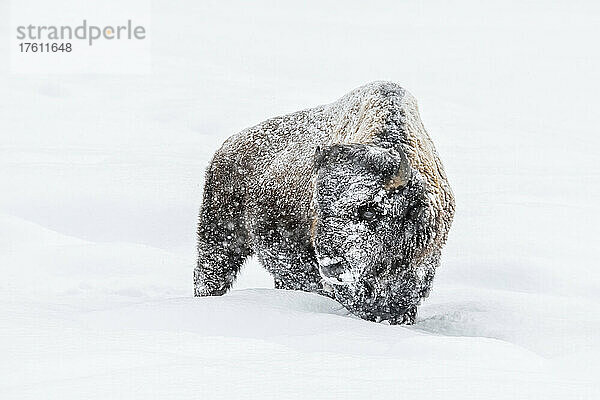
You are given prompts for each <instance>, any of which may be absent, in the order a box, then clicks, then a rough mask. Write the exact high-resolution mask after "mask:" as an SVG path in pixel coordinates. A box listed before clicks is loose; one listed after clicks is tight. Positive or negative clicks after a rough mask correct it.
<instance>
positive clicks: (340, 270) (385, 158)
mask: <svg viewBox="0 0 600 400" xmlns="http://www.w3.org/2000/svg"><path fill="white" fill-rule="evenodd" d="M453 215H454V197H453V195H452V191H451V189H450V186H449V184H448V181H447V179H446V174H445V173H444V168H443V166H442V163H441V161H440V160H439V158H438V155H437V153H436V150H435V148H434V146H433V143H432V142H431V139H430V138H429V136H428V134H427V132H426V131H425V128H424V127H423V124H422V123H421V119H420V117H419V112H418V108H417V103H416V100H415V99H414V97H413V96H412V95H411V94H410V93H408V91H406V90H405V89H403V88H402V87H400V86H398V85H397V84H394V83H391V82H374V83H370V84H368V85H365V86H362V87H360V88H358V89H355V90H353V91H352V92H350V93H348V94H347V95H345V96H344V97H342V98H341V99H339V100H338V101H336V102H334V103H332V104H328V105H323V106H319V107H315V108H311V109H308V110H304V111H298V112H296V113H293V114H288V115H284V116H281V117H276V118H272V119H269V120H267V121H265V122H262V123H260V124H258V125H256V126H254V127H252V128H248V129H245V130H243V131H242V132H240V133H238V134H237V135H234V136H232V137H231V138H229V139H228V140H227V141H226V142H225V143H224V144H223V146H222V147H221V148H220V149H219V150H218V151H217V152H216V153H215V155H214V157H213V159H212V161H211V163H210V166H209V167H208V170H207V172H206V181H205V187H204V199H203V203H202V207H201V210H200V222H199V225H198V264H197V266H196V269H195V271H194V285H195V295H196V296H215V295H216V296H218V295H222V294H224V293H225V292H227V290H228V289H229V288H230V287H231V285H232V283H233V281H234V280H235V277H236V274H237V273H238V271H239V270H240V267H241V266H242V264H243V262H244V260H245V259H246V258H247V257H248V256H250V255H252V254H255V255H257V256H258V259H259V260H260V262H261V263H262V265H263V266H264V267H265V268H266V269H267V270H268V271H269V272H270V273H271V274H272V275H273V277H274V279H275V287H276V288H283V289H292V290H304V291H310V292H316V293H320V294H323V295H326V296H329V297H332V298H335V299H336V300H338V301H339V302H340V303H341V304H343V305H344V306H345V307H346V308H347V309H348V310H349V311H350V312H352V313H353V314H355V315H357V316H359V317H361V318H365V319H368V320H374V321H382V320H387V321H389V322H390V323H392V324H399V323H406V324H410V323H413V322H414V319H415V317H416V310H417V305H419V303H420V301H421V299H422V298H424V297H426V296H427V295H428V292H429V289H430V286H431V282H432V279H433V275H434V272H435V269H436V267H437V266H438V265H439V262H440V250H441V248H442V246H443V244H444V242H445V241H446V237H447V235H448V230H449V229H450V224H451V222H452V218H453Z"/></svg>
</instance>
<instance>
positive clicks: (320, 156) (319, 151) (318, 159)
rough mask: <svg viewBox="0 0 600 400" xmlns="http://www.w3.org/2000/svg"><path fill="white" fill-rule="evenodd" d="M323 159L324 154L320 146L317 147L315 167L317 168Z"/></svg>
mask: <svg viewBox="0 0 600 400" xmlns="http://www.w3.org/2000/svg"><path fill="white" fill-rule="evenodd" d="M324 159H325V152H324V151H323V149H322V148H321V146H317V148H316V149H315V158H314V160H315V167H316V168H319V167H320V166H321V165H322V164H323V160H324Z"/></svg>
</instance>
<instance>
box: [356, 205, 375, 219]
mask: <svg viewBox="0 0 600 400" xmlns="http://www.w3.org/2000/svg"><path fill="white" fill-rule="evenodd" d="M356 216H357V217H358V220H359V221H365V222H372V221H374V220H375V219H376V218H377V208H376V207H375V206H374V205H372V204H367V205H364V206H362V207H359V209H358V210H357V212H356Z"/></svg>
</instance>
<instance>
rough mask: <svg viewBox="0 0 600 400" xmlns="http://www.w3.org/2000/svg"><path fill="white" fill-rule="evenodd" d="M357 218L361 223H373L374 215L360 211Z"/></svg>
mask: <svg viewBox="0 0 600 400" xmlns="http://www.w3.org/2000/svg"><path fill="white" fill-rule="evenodd" d="M358 217H359V218H360V219H361V221H373V220H374V219H375V213H374V212H373V211H370V210H362V211H361V212H360V214H358Z"/></svg>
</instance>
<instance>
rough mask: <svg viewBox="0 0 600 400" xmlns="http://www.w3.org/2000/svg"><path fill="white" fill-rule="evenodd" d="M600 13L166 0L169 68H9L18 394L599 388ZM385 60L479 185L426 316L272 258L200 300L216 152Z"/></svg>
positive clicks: (444, 152)
mask: <svg viewBox="0 0 600 400" xmlns="http://www.w3.org/2000/svg"><path fill="white" fill-rule="evenodd" d="M5 3H7V2H3V3H2V4H1V5H0V14H2V15H6V14H5V12H6V9H7V7H8V5H7V4H5ZM58 3H60V1H59V2H58ZM58 3H57V4H58ZM598 15H600V4H599V3H597V2H593V1H578V2H571V1H552V2H542V1H527V2H522V1H502V2H497V3H495V4H490V2H478V1H474V0H467V1H464V0H463V1H457V2H439V1H432V2H410V3H403V2H391V1H390V2H381V3H371V4H368V5H367V4H366V3H364V2H362V3H361V2H356V3H354V2H344V3H343V4H342V3H335V2H329V1H325V2H323V1H319V2H315V3H312V4H306V3H305V2H298V3H297V4H288V3H279V2H266V1H260V2H256V3H254V2H253V4H252V5H250V4H246V3H242V2H240V3H237V4H233V3H224V2H215V3H208V2H202V1H190V0H184V1H181V2H167V1H156V2H154V8H153V19H152V25H151V27H150V28H149V30H148V35H152V46H153V57H154V61H153V71H154V72H153V73H152V74H146V75H47V76H44V75H11V74H9V73H8V65H7V64H6V63H0V184H1V186H0V187H1V190H0V193H1V194H0V271H1V273H2V279H0V360H1V361H0V398H2V399H42V398H52V399H53V398H60V399H82V398H85V399H107V398H110V399H115V398H123V399H152V398H161V399H162V398H173V399H185V398H189V399H197V398H202V399H205V398H207V399H221V398H222V399H231V398H256V399H268V398H278V399H284V398H285V399H287V398H299V399H300V398H301V399H304V398H348V399H353V398H365V397H367V398H387V399H390V398H419V399H436V398H440V399H441V398H443V399H452V398H459V399H471V398H472V399H481V398H484V399H500V398H506V399H513V398H540V399H575V398H582V399H583V398H585V399H592V398H598V397H599V396H600V389H599V387H598V383H597V375H598V373H599V372H600V365H599V364H600V357H599V356H600V344H599V340H598V339H599V336H598V332H600V304H599V301H600V298H599V295H598V293H599V292H598V288H599V286H600V268H598V261H597V259H596V258H595V257H596V255H597V249H598V243H600V237H599V233H598V227H599V226H600V217H599V213H598V204H600V189H599V187H600V185H599V183H600V182H599V177H600V163H599V159H598V147H599V145H600V139H599V138H598V134H597V133H598V132H597V131H598V126H600V115H599V114H598V106H599V105H600V104H599V101H598V93H600V72H599V71H600V69H599V68H598V62H599V61H600V50H599V47H598V46H597V43H596V40H597V39H596V38H597V37H598V33H599V32H598V26H599V24H598V22H599V19H598ZM8 34H9V32H8V31H7V26H6V24H2V25H0V35H1V36H2V37H6V35H8ZM10 34H11V35H12V33H10ZM7 46H8V44H7V41H6V40H2V41H0V52H1V55H2V60H5V59H7V56H8V52H9V49H8V47H7ZM378 79H387V80H394V81H397V82H399V83H400V84H402V85H404V86H405V87H406V88H407V89H409V90H410V91H411V92H412V93H413V94H414V95H415V97H416V98H417V99H418V100H419V106H420V111H421V116H422V118H423V121H424V124H425V126H426V128H427V130H428V131H429V133H430V135H431V136H432V138H433V140H434V142H435V144H436V147H437V150H438V152H439V153H440V157H441V158H442V160H443V161H444V164H445V168H446V172H447V173H448V176H449V180H450V183H451V184H452V186H453V189H454V191H455V195H456V203H457V213H456V217H455V220H454V225H453V227H452V230H451V232H450V237H449V241H448V244H447V246H446V247H445V249H444V255H443V260H442V266H441V268H440V269H439V270H438V271H437V277H436V280H435V281H434V285H433V291H432V293H431V296H430V298H429V299H427V300H426V301H425V302H424V304H423V305H422V306H421V307H420V309H419V317H418V321H417V324H416V325H414V326H412V327H402V326H389V325H386V324H377V323H371V322H367V321H363V320H360V319H357V318H354V317H352V316H349V315H347V313H346V312H345V310H344V309H343V308H342V307H341V306H340V305H339V304H337V303H336V302H334V301H332V300H330V299H327V298H325V297H320V296H317V295H315V294H310V293H300V292H291V291H281V290H274V289H272V287H273V284H272V280H271V278H270V277H269V276H268V274H267V273H266V272H264V271H262V270H261V269H260V267H259V266H258V264H257V263H256V261H254V260H253V261H251V262H249V263H248V264H247V265H246V266H245V267H244V270H243V273H242V276H241V277H240V278H239V279H238V281H237V283H236V286H235V290H233V291H232V292H230V293H229V294H227V295H225V296H223V297H218V298H193V297H192V293H193V288H192V272H193V267H194V262H195V254H194V253H195V224H196V215H197V209H198V207H199V205H200V199H201V190H202V184H203V171H204V168H205V167H206V165H207V163H208V161H209V159H210V157H211V155H212V153H213V152H214V150H216V149H217V148H218V147H219V146H220V145H221V143H222V142H223V140H224V139H225V138H227V137H228V136H229V135H231V134H233V133H236V132H238V131H239V130H241V129H242V128H244V127H247V126H250V125H253V124H255V123H257V122H260V121H261V120H264V119H266V118H268V117H271V116H275V115H279V114H282V113H286V112H292V111H296V110H298V109H302V108H307V107H312V106H314V105H317V104H321V103H326V102H330V101H334V100H335V99H337V98H338V97H340V96H342V95H343V94H345V93H346V92H348V91H349V90H350V89H352V88H355V87H357V86H360V85H362V84H364V83H366V82H369V81H373V80H378Z"/></svg>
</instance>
